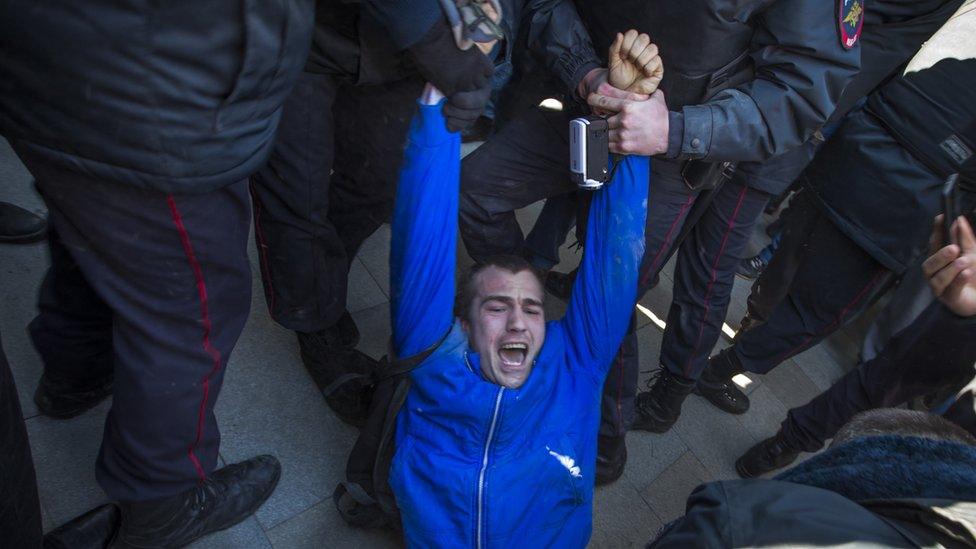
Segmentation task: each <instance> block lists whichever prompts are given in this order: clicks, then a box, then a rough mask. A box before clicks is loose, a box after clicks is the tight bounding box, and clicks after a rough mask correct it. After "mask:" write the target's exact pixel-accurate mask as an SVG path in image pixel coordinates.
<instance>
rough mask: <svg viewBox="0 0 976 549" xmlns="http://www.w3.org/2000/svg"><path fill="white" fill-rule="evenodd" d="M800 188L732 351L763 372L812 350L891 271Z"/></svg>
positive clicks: (879, 289) (865, 302)
mask: <svg viewBox="0 0 976 549" xmlns="http://www.w3.org/2000/svg"><path fill="white" fill-rule="evenodd" d="M810 194H811V193H809V192H806V191H804V192H803V193H802V194H801V195H799V196H797V197H796V198H795V199H794V200H803V201H807V202H803V203H798V204H796V205H795V206H793V205H791V209H792V211H791V213H790V215H789V217H788V219H786V221H785V224H784V226H783V237H782V240H781V242H780V247H779V249H778V250H777V251H776V254H775V255H774V256H773V259H772V260H771V261H770V263H769V266H767V267H766V269H765V270H764V271H763V273H762V275H760V277H759V279H758V280H757V281H756V283H755V284H754V285H753V289H752V293H753V294H754V295H752V296H750V298H749V304H750V309H749V316H750V321H749V322H747V323H744V327H743V329H742V330H740V332H739V334H738V335H737V337H736V341H735V344H734V345H733V346H732V350H733V352H734V353H735V356H736V357H737V358H738V359H739V361H740V362H741V364H742V366H743V367H744V368H745V369H746V370H747V371H749V372H753V373H757V374H765V373H766V372H768V371H770V370H772V369H773V368H775V367H776V366H777V365H778V364H780V363H781V362H783V361H784V360H786V359H788V358H790V357H792V356H794V355H796V354H798V353H801V352H803V351H805V350H807V349H809V348H810V347H813V346H814V345H816V344H817V343H819V342H820V341H822V340H823V339H824V338H825V337H827V336H828V335H830V334H831V333H833V332H834V331H836V330H837V329H838V328H840V327H841V326H843V325H844V324H845V323H846V322H848V321H850V320H851V319H853V318H854V317H856V316H857V315H859V314H860V313H862V312H863V311H864V310H865V309H866V308H867V307H868V306H869V305H870V304H871V303H873V302H874V301H875V300H876V299H877V298H878V297H880V296H881V294H883V293H884V292H885V291H887V289H888V288H889V287H890V286H891V283H892V282H893V281H894V279H895V276H894V274H893V273H892V272H891V271H890V270H888V269H887V268H885V267H884V266H883V265H881V264H880V263H878V262H877V261H876V260H875V259H874V258H872V257H871V256H870V255H869V254H868V253H867V252H865V251H864V250H863V249H862V248H861V247H860V246H858V245H857V244H855V243H854V241H853V240H851V239H850V238H848V237H847V236H846V235H844V234H843V233H842V232H841V231H840V230H839V229H838V228H837V226H836V225H834V223H833V222H831V221H830V219H828V218H827V216H826V215H825V214H824V213H823V211H822V210H821V209H820V207H819V206H818V205H817V204H816V203H813V202H812V201H813V200H814V199H813V198H812V197H811V196H810Z"/></svg>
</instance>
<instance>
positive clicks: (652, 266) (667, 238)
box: [640, 195, 695, 288]
mask: <svg viewBox="0 0 976 549" xmlns="http://www.w3.org/2000/svg"><path fill="white" fill-rule="evenodd" d="M694 201H695V195H691V196H689V197H688V200H685V203H684V204H682V205H681V209H680V210H678V215H677V216H675V218H674V221H672V222H671V226H670V227H669V228H668V232H667V233H665V234H664V242H662V243H661V246H660V247H659V248H658V249H657V253H655V254H654V259H652V260H651V262H650V263H648V264H647V271H646V272H645V273H644V277H643V278H641V281H640V287H641V288H644V287H646V286H647V280H648V279H649V278H650V277H651V275H652V274H653V273H654V272H655V271H657V262H658V261H660V259H661V255H662V254H663V253H664V251H665V250H667V249H668V244H670V243H671V236H672V235H673V234H674V230H675V229H676V228H677V227H678V223H679V222H680V221H681V220H682V219H683V218H684V215H685V212H686V211H687V210H688V208H689V207H690V206H691V204H692V203H693V202H694Z"/></svg>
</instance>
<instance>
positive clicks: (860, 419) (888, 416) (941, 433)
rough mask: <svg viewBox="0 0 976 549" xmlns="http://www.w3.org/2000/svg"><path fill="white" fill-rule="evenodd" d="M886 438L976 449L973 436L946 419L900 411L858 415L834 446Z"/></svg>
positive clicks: (839, 435)
mask: <svg viewBox="0 0 976 549" xmlns="http://www.w3.org/2000/svg"><path fill="white" fill-rule="evenodd" d="M882 435H901V436H907V437H921V438H928V439H932V440H942V441H948V442H958V443H960V444H966V445H969V446H976V438H973V435H971V434H970V433H969V432H968V431H966V430H965V429H963V428H962V427H960V426H958V425H956V424H955V423H952V422H951V421H949V420H947V419H945V418H944V417H942V416H937V415H935V414H930V413H928V412H919V411H917V410H903V409H897V408H880V409H877V410H868V411H866V412H861V413H859V414H857V415H856V416H854V417H853V418H851V420H850V421H848V422H847V423H846V424H845V425H844V426H843V427H841V428H840V430H839V431H837V434H836V435H835V436H834V440H833V441H832V442H831V443H830V445H831V446H837V445H839V444H843V443H845V442H847V441H850V440H854V439H856V438H861V437H871V436H882Z"/></svg>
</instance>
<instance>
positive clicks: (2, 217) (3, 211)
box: [0, 202, 47, 244]
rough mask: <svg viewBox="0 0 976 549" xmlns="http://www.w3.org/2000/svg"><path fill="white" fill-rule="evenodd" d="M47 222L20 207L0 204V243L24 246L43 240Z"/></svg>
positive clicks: (5, 203) (6, 203) (4, 203)
mask: <svg viewBox="0 0 976 549" xmlns="http://www.w3.org/2000/svg"><path fill="white" fill-rule="evenodd" d="M45 234H47V221H45V220H44V218H43V217H41V216H39V215H35V214H33V213H31V212H29V211H27V210H25V209H23V208H21V207H20V206H14V205H13V204H10V203H8V202H0V242H7V243H11V244H25V243H27V242H37V241H38V240H43V239H44V235H45Z"/></svg>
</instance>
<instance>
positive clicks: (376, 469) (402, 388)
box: [332, 334, 447, 529]
mask: <svg viewBox="0 0 976 549" xmlns="http://www.w3.org/2000/svg"><path fill="white" fill-rule="evenodd" d="M446 337H447V335H446V334H445V336H444V337H442V338H441V339H440V340H438V341H437V343H435V344H434V345H432V346H430V347H429V348H427V349H426V350H424V351H422V352H420V353H418V354H416V355H414V356H412V357H408V358H403V359H401V358H396V356H395V355H394V353H393V348H392V345H390V352H389V354H388V355H387V356H384V357H383V358H382V359H380V364H379V367H377V368H376V370H375V372H374V373H373V375H372V376H371V379H370V380H368V381H365V380H360V381H353V380H351V381H353V382H357V383H360V384H361V387H362V391H363V392H364V396H363V399H364V401H368V402H369V413H368V415H366V417H365V422H364V423H363V425H362V428H361V430H360V431H359V438H357V439H356V444H355V445H354V446H353V447H352V451H351V452H350V453H349V460H348V461H347V462H346V480H344V481H342V482H340V483H339V485H338V486H336V489H335V492H334V493H333V494H332V500H333V501H334V502H335V505H336V509H337V510H338V511H339V515H340V516H342V519H343V520H345V521H346V522H347V523H349V524H350V525H352V526H357V527H360V528H393V529H399V528H400V511H399V509H398V508H397V504H396V498H395V497H394V495H393V491H392V490H391V489H390V485H389V483H388V478H389V472H390V463H391V462H392V461H393V454H394V453H395V452H396V448H395V445H394V440H395V436H394V435H395V433H396V418H397V414H398V413H399V412H400V408H401V407H402V406H403V403H404V401H406V399H407V393H408V392H409V391H410V372H412V371H413V370H414V369H415V368H417V367H418V366H420V364H421V363H422V362H423V361H425V360H427V357H429V356H430V355H431V354H433V352H434V351H435V350H437V348H438V347H439V346H440V345H441V343H442V342H443V341H444V339H446ZM389 357H394V358H393V359H390V358H389Z"/></svg>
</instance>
